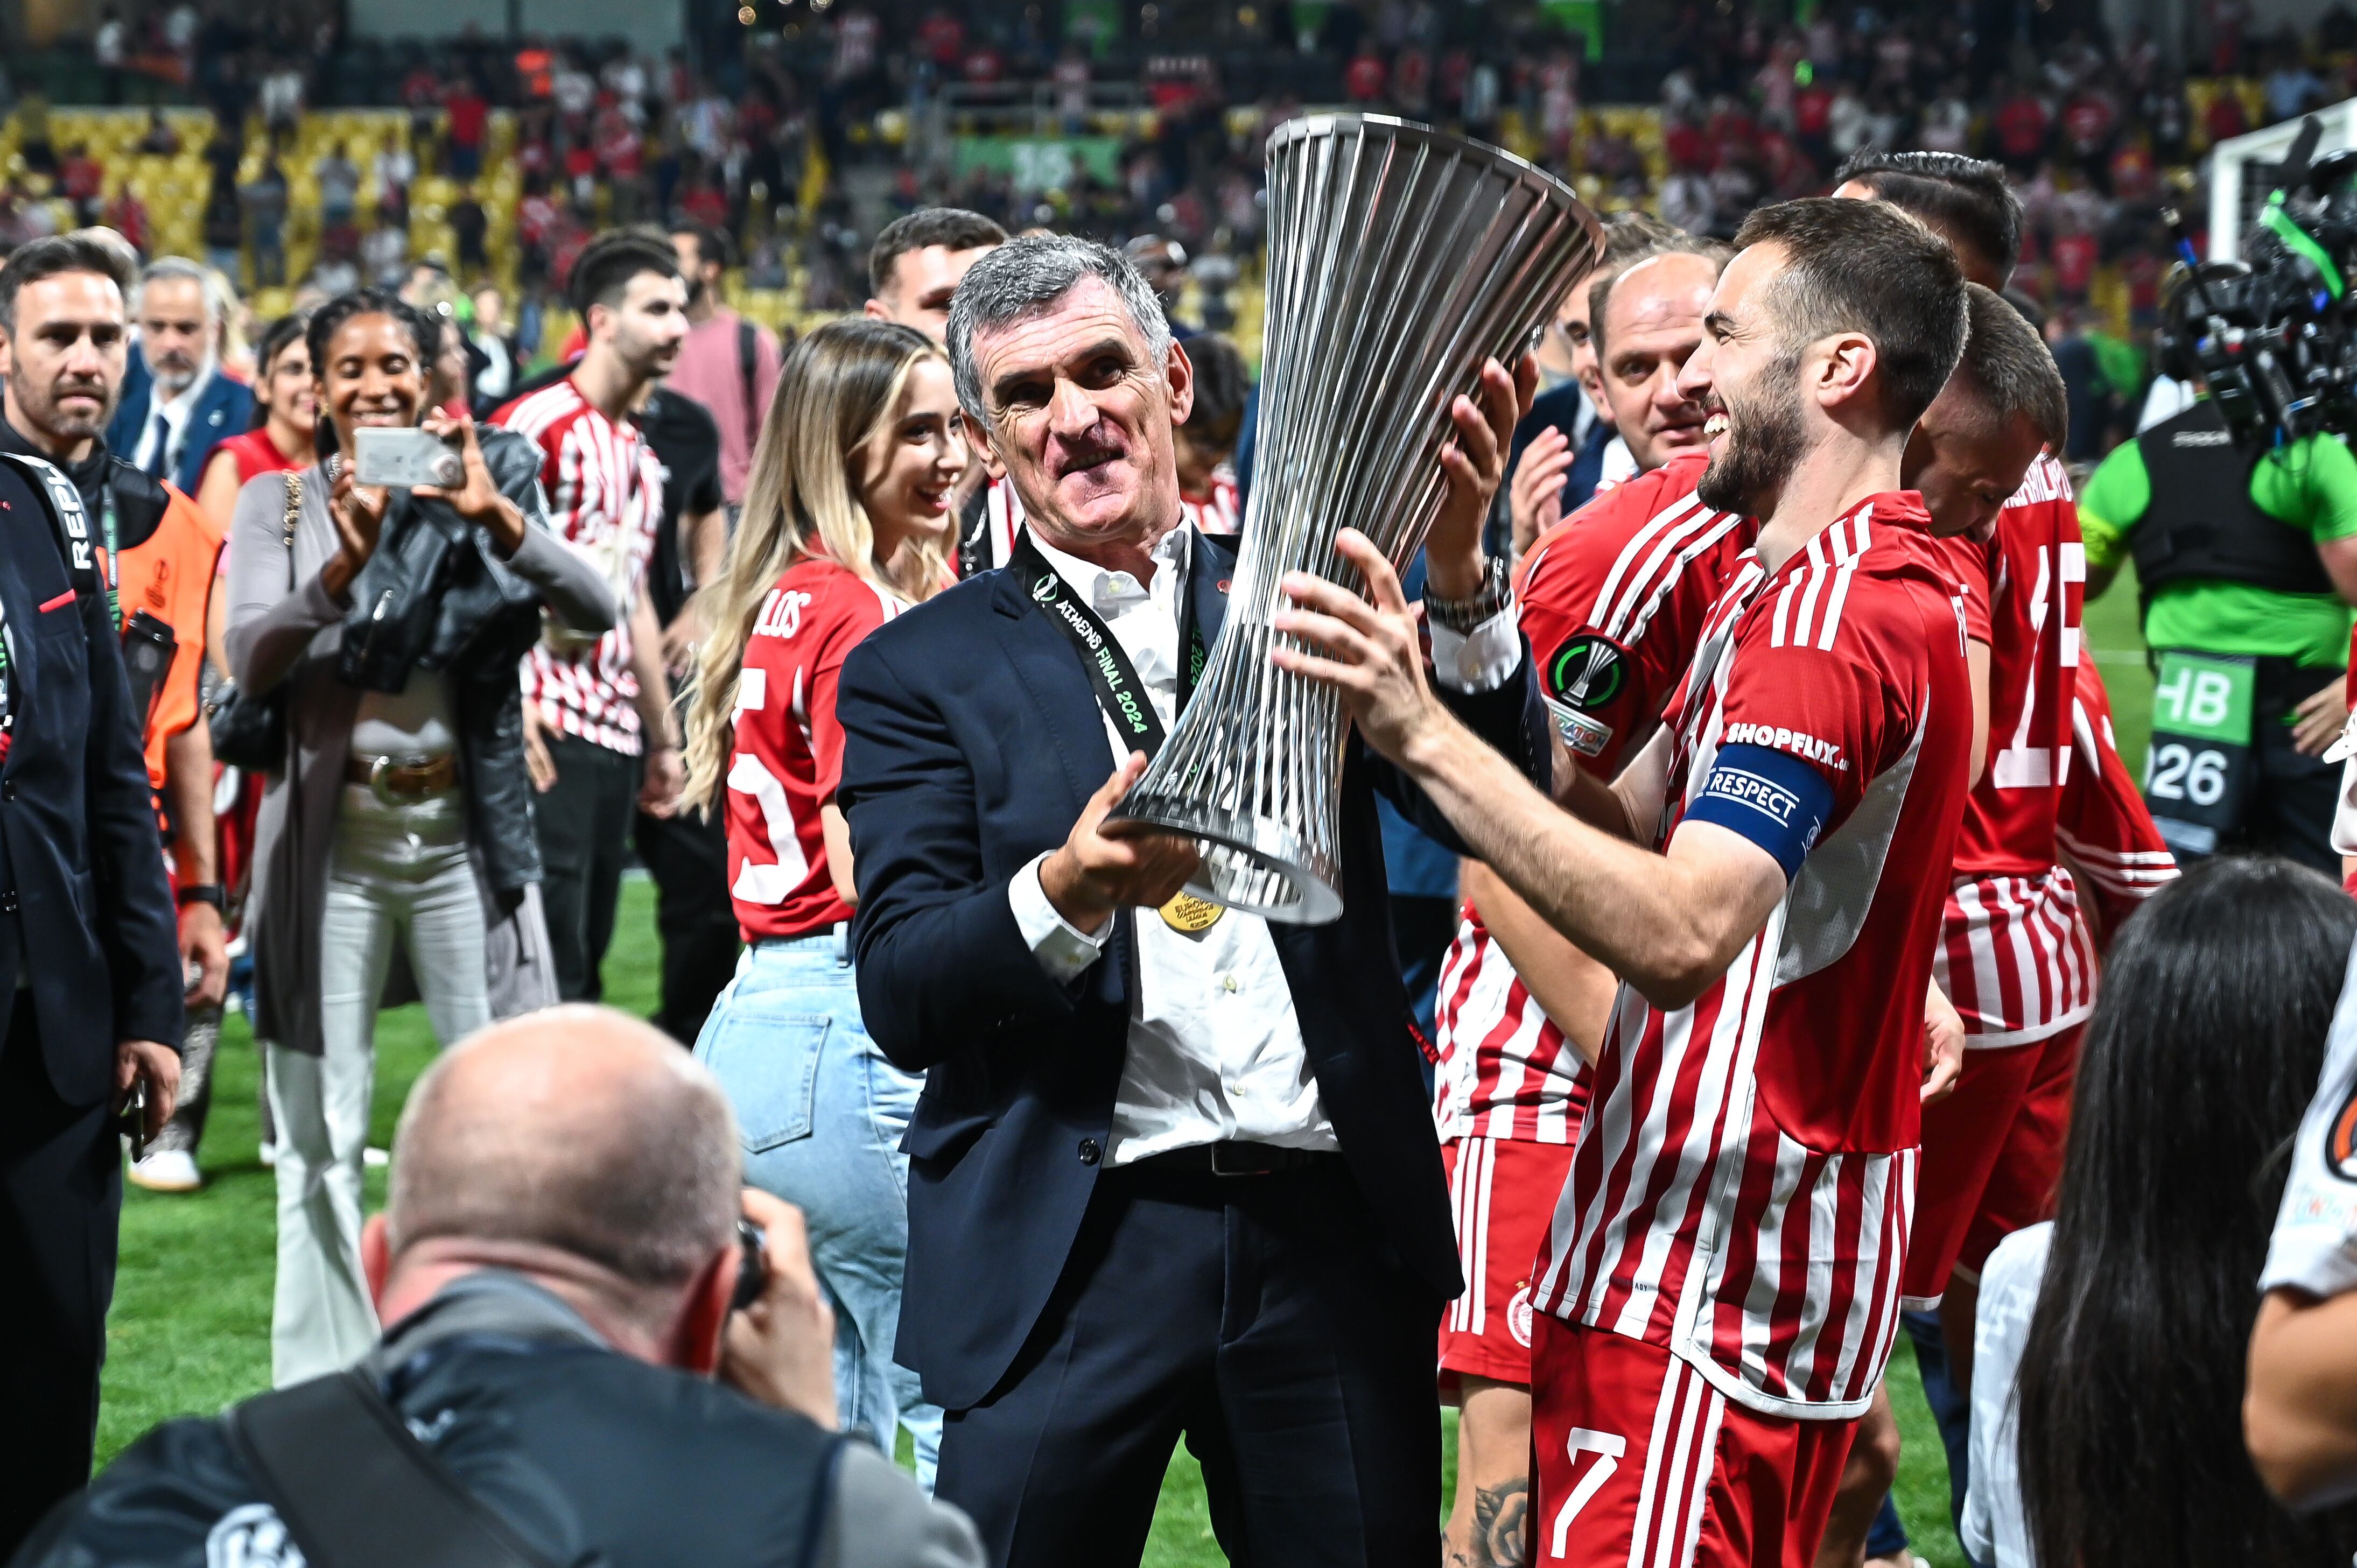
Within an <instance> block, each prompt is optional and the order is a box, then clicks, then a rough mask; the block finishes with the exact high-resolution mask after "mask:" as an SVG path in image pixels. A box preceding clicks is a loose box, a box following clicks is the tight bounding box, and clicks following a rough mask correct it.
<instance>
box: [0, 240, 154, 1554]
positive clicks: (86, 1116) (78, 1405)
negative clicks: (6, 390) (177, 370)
mask: <svg viewBox="0 0 2357 1568" xmlns="http://www.w3.org/2000/svg"><path fill="white" fill-rule="evenodd" d="M118 265H119V263H117V262H116V260H115V258H114V257H113V253H112V252H109V251H108V250H107V249H106V248H105V247H103V246H102V245H99V244H96V243H94V242H91V241H87V240H80V239H75V238H72V237H64V236H61V237H56V238H51V239H47V240H38V241H35V242H32V243H31V244H28V245H26V246H23V247H21V248H19V249H18V250H17V251H16V252H15V253H14V254H13V255H12V256H10V257H9V259H8V263H7V264H6V266H5V267H0V329H5V330H7V332H8V337H9V339H10V341H9V342H8V345H7V347H8V352H7V354H6V357H5V365H6V374H7V377H8V381H9V386H10V392H11V395H12V396H23V397H35V396H38V397H39V398H41V399H42V400H44V401H45V403H50V404H54V408H53V409H52V413H54V414H55V415H56V417H57V419H58V420H59V421H61V422H67V423H70V422H73V421H79V422H80V424H81V435H82V436H83V437H84V439H85V444H86V445H87V444H88V443H90V442H94V441H95V439H96V437H97V435H98V433H99V429H100V427H101V425H102V424H103V423H104V422H105V418H106V399H107V388H108V386H109V384H110V383H111V382H112V381H113V379H114V377H115V376H117V375H119V374H120V373H121V369H122V356H123V354H124V345H125V339H126V338H127V337H128V332H127V330H126V327H125V323H124V308H123V294H122V289H121V286H120V274H118V273H117V272H116V268H117V266H118ZM36 305H38V311H39V314H40V316H41V318H42V321H43V323H44V325H43V328H42V330H41V331H40V332H39V333H38V334H35V333H27V334H23V335H21V336H20V335H17V334H16V333H15V332H14V330H13V328H15V326H16V321H17V317H18V314H19V312H20V311H23V310H29V309H31V308H33V307H34V306H36ZM110 360H111V361H112V363H110V362H109V361H110ZM91 533H92V529H91V523H90V522H89V521H88V520H87V519H86V517H85V516H84V513H83V510H82V504H81V496H80V494H79V493H78V492H77V491H76V489H75V488H74V484H73V481H72V480H71V479H70V478H68V477H67V475H66V474H65V472H64V471H63V470H61V469H59V468H58V467H54V466H52V465H51V464H49V463H48V462H46V461H44V460H43V459H40V458H38V457H32V456H25V455H22V454H16V453H9V454H6V455H5V456H0V649H5V660H0V993H13V995H14V996H15V998H16V1000H15V1001H14V1002H13V1003H12V1004H9V1006H8V1008H7V1011H6V1020H7V1021H6V1024H5V1029H0V1281H5V1285H0V1347H5V1349H0V1450H5V1452H6V1453H7V1454H8V1455H9V1459H8V1462H7V1463H6V1464H5V1466H0V1554H5V1553H7V1552H12V1551H14V1550H15V1548H16V1542H17V1541H20V1540H21V1539H22V1538H23V1537H24V1535H25V1534H26V1532H27V1530H31V1528H32V1527H33V1524H34V1522H35V1521H36V1520H38V1519H39V1518H40V1516H41V1514H42V1513H43V1512H44V1511H45V1510H46V1509H48V1507H49V1505H50V1504H52V1503H54V1502H56V1501H57V1500H58V1499H59V1498H61V1497H63V1496H65V1495H66V1494H68V1493H70V1492H71V1491H73V1490H75V1489H76V1488H77V1487H81V1485H82V1483H83V1482H84V1481H85V1480H86V1479H88V1477H89V1475H90V1458H91V1439H92V1438H93V1436H94V1435H95V1434H96V1432H97V1426H98V1386H99V1385H98V1373H99V1366H100V1363H101V1361H102V1359H103V1357H104V1352H105V1347H106V1309H107V1304H108V1302H109V1300H110V1299H111V1298H112V1296H113V1291H114V1259H115V1223H116V1217H117V1214H118V1212H119V1210H120V1208H121V1207H122V1201H123V1170H122V1155H121V1152H120V1149H119V1148H118V1145H117V1142H116V1122H115V1112H116V1109H117V1107H118V1106H119V1105H121V1104H122V1103H123V1102H124V1100H125V1099H126V1098H127V1097H128V1096H129V1094H130V1093H131V1091H132V1090H134V1087H135V1085H138V1086H144V1088H145V1100H146V1109H145V1125H146V1131H147V1133H149V1134H151V1135H152V1134H153V1133H156V1132H157V1131H159V1130H160V1129H161V1128H162V1126H163V1124H164V1122H165V1120H166V1119H167V1118H168V1117H169V1116H170V1115H171V1113H172V1099H173V1095H174V1093H175V1091H176V1090H177V1089H178V1083H179V1055H178V1052H179V1044H180V1026H181V1014H180V993H181V977H180V958H179V948H178V936H177V928H176V922H175V920H174V918H173V912H172V896H171V893H170V891H169V890H168V889H167V886H166V885H165V881H164V860H163V849H162V845H161V843H159V842H158V839H157V837H156V817H155V813H154V811H153V810H152V809H151V807H150V804H149V797H148V783H147V768H146V765H145V762H144V761H143V760H142V757H141V754H140V734H139V719H138V715H136V714H134V713H133V712H132V711H131V694H130V689H129V686H128V684H127V683H126V682H125V679H124V668H123V650H122V645H121V644H120V643H119V642H118V641H117V640H116V638H115V630H114V622H113V614H112V612H111V610H110V608H109V606H108V602H107V594H106V592H105V589H104V585H103V584H102V582H101V581H100V579H99V575H98V573H97V570H96V566H95V557H94V552H93V550H92V540H91Z"/></svg>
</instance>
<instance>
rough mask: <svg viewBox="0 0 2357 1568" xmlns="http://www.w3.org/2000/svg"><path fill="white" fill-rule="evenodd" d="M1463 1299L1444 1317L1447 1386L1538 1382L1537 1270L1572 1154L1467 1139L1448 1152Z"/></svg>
mask: <svg viewBox="0 0 2357 1568" xmlns="http://www.w3.org/2000/svg"><path fill="white" fill-rule="evenodd" d="M1440 1157H1441V1160H1442V1162H1443V1163H1444V1164H1445V1165H1447V1166H1448V1197H1449V1207H1450V1209H1451V1211H1452V1214H1453V1217H1454V1219H1456V1222H1457V1256H1458V1262H1459V1263H1461V1264H1462V1266H1463V1268H1464V1271H1465V1294H1463V1295H1460V1296H1458V1298H1457V1299H1456V1300H1455V1301H1452V1302H1450V1303H1449V1304H1448V1305H1447V1306H1445V1307H1443V1308H1442V1309H1441V1313H1440V1381H1441V1386H1442V1387H1443V1388H1447V1387H1448V1386H1449V1385H1451V1384H1452V1383H1454V1382H1455V1380H1456V1377H1457V1375H1458V1374H1461V1375H1464V1376H1467V1377H1475V1378H1492V1379H1495V1380H1497V1381H1499V1382H1501V1383H1520V1384H1523V1385H1524V1386H1525V1387H1527V1386H1528V1385H1529V1383H1530V1380H1531V1271H1532V1270H1533V1269H1534V1268H1535V1267H1536V1266H1537V1263H1538V1255H1539V1244H1540V1243H1541V1242H1542V1241H1544V1240H1546V1230H1547V1225H1548V1223H1549V1222H1550V1221H1551V1220H1553V1219H1554V1218H1555V1200H1556V1199H1557V1198H1558V1197H1561V1196H1562V1194H1563V1184H1564V1180H1565V1178H1566V1176H1569V1175H1570V1174H1571V1145H1570V1144H1534V1143H1529V1142H1526V1141H1524V1140H1522V1139H1519V1138H1459V1139H1457V1140H1455V1141H1454V1142H1452V1143H1447V1144H1441V1145H1440Z"/></svg>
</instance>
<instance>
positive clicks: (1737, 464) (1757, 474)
mask: <svg viewBox="0 0 2357 1568" xmlns="http://www.w3.org/2000/svg"><path fill="white" fill-rule="evenodd" d="M1799 369H1800V361H1799V360H1798V359H1797V358H1796V359H1794V360H1792V361H1791V362H1789V363H1786V362H1783V361H1781V360H1780V361H1779V362H1778V363H1777V364H1776V365H1775V366H1773V367H1772V368H1771V369H1770V371H1769V372H1768V373H1767V374H1766V375H1764V376H1762V377H1760V381H1762V382H1763V383H1764V384H1766V385H1768V386H1771V387H1778V388H1781V389H1782V390H1781V394H1779V393H1770V394H1768V395H1766V396H1764V397H1762V398H1761V399H1760V406H1758V407H1756V408H1754V407H1748V406H1745V405H1744V404H1743V403H1739V402H1738V401H1737V400H1735V399H1731V398H1729V397H1728V396H1727V394H1726V392H1720V393H1719V398H1718V402H1719V406H1720V407H1721V408H1723V409H1725V410H1726V411H1727V446H1726V448H1725V450H1723V451H1722V452H1720V453H1719V454H1718V455H1717V456H1714V457H1713V458H1711V460H1710V466H1709V467H1706V468H1705V469H1703V471H1702V480H1701V482H1700V483H1699V484H1697V485H1695V496H1696V497H1698V498H1699V499H1701V501H1702V504H1703V505H1705V506H1706V507H1708V508H1710V509H1711V510H1713V511H1731V512H1735V513H1738V514H1739V515H1741V516H1744V517H1764V516H1766V515H1767V513H1768V512H1769V511H1770V510H1772V506H1773V503H1774V500H1775V498H1776V496H1777V494H1778V492H1779V491H1781V490H1782V489H1783V488H1784V481H1785V480H1787V479H1789V478H1792V470H1793V469H1794V468H1795V467H1798V466H1799V464H1800V461H1801V451H1802V446H1803V437H1802V433H1801V389H1800V387H1799V385H1798V384H1797V376H1796V372H1797V371H1799Z"/></svg>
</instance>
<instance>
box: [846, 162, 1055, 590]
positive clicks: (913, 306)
mask: <svg viewBox="0 0 2357 1568" xmlns="http://www.w3.org/2000/svg"><path fill="white" fill-rule="evenodd" d="M1005 243H1006V230H1004V229H1002V228H1000V227H999V226H998V225H997V224H996V223H994V222H992V221H991V220H989V219H987V218H985V217H984V216H983V215H982V214H981V213H979V212H968V211H966V210H965V209H963V208H957V207H924V208H920V209H917V210H916V211H914V212H911V213H909V214H908V215H907V216H906V217H902V218H896V219H894V220H892V221H891V222H889V223H887V224H886V225H884V229H883V231H882V232H880V233H878V234H877V236H876V243H875V245H874V246H873V247H872V248H871V249H870V250H869V251H868V253H867V278H868V285H869V287H870V288H872V289H873V290H874V292H873V293H872V294H870V295H868V297H867V306H866V309H867V314H868V315H870V316H873V317H880V318H882V319H883V320H886V321H897V322H899V324H900V325H901V326H903V327H913V328H916V329H917V330H918V331H920V332H921V333H923V334H924V335H925V336H926V337H928V338H931V339H932V340H933V341H934V342H936V343H940V342H944V341H946V339H947V335H948V332H949V319H950V300H951V298H952V296H953V295H955V294H956V293H957V285H958V280H960V279H961V278H963V277H964V276H965V274H966V269H967V268H969V267H971V266H973V265H974V263H976V262H978V261H980V260H981V259H982V258H983V257H984V256H986V255H988V254H989V253H990V252H991V251H992V250H994V249H995V248H996V247H997V246H999V245H1003V244H1005ZM950 505H951V509H952V510H954V511H955V512H956V513H957V519H958V549H957V565H958V575H959V576H961V577H971V576H973V575H974V574H975V573H977V572H985V571H988V570H989V569H990V568H991V567H993V566H1004V565H1006V559H1007V556H1008V554H1009V553H1011V552H1012V551H1013V550H1014V548H1015V536H1016V535H1017V533H1019V532H1022V529H1023V500H1022V498H1021V497H1020V496H1018V495H1017V494H1016V492H1015V487H1014V486H1013V485H1010V484H1008V483H1007V482H1006V478H1005V476H1003V475H999V476H996V477H994V476H993V473H992V469H991V464H990V460H989V448H988V447H987V446H985V444H984V443H983V442H982V440H981V439H980V438H979V437H978V436H977V438H976V439H975V441H974V461H973V462H972V463H970V464H968V465H967V467H966V471H965V473H964V474H963V476H961V477H960V478H959V479H958V483H957V489H955V490H953V491H952V492H951V497H950Z"/></svg>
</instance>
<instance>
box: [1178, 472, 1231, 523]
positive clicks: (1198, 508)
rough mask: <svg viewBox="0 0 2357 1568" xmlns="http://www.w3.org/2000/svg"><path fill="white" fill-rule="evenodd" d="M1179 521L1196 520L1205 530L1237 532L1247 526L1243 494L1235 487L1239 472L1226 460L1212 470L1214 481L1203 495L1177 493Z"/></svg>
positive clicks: (1182, 491) (1188, 521) (1181, 491)
mask: <svg viewBox="0 0 2357 1568" xmlns="http://www.w3.org/2000/svg"><path fill="white" fill-rule="evenodd" d="M1190 522H1191V523H1193V524H1194V525H1195V526H1196V527H1197V528H1199V529H1200V530H1201V531H1202V532H1205V533H1220V534H1228V533H1236V532H1241V531H1242V530H1243V525H1244V504H1243V493H1242V492H1241V491H1239V490H1238V489H1236V471H1235V469H1234V468H1232V467H1229V466H1228V465H1227V464H1225V463H1222V464H1221V465H1219V467H1215V468H1213V469H1212V470H1211V484H1210V485H1209V486H1208V487H1206V488H1205V489H1204V491H1203V493H1202V494H1201V495H1199V496H1198V495H1189V494H1188V493H1187V492H1186V491H1185V490H1180V491H1179V525H1180V526H1181V527H1184V526H1185V525H1186V524H1188V523H1190Z"/></svg>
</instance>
